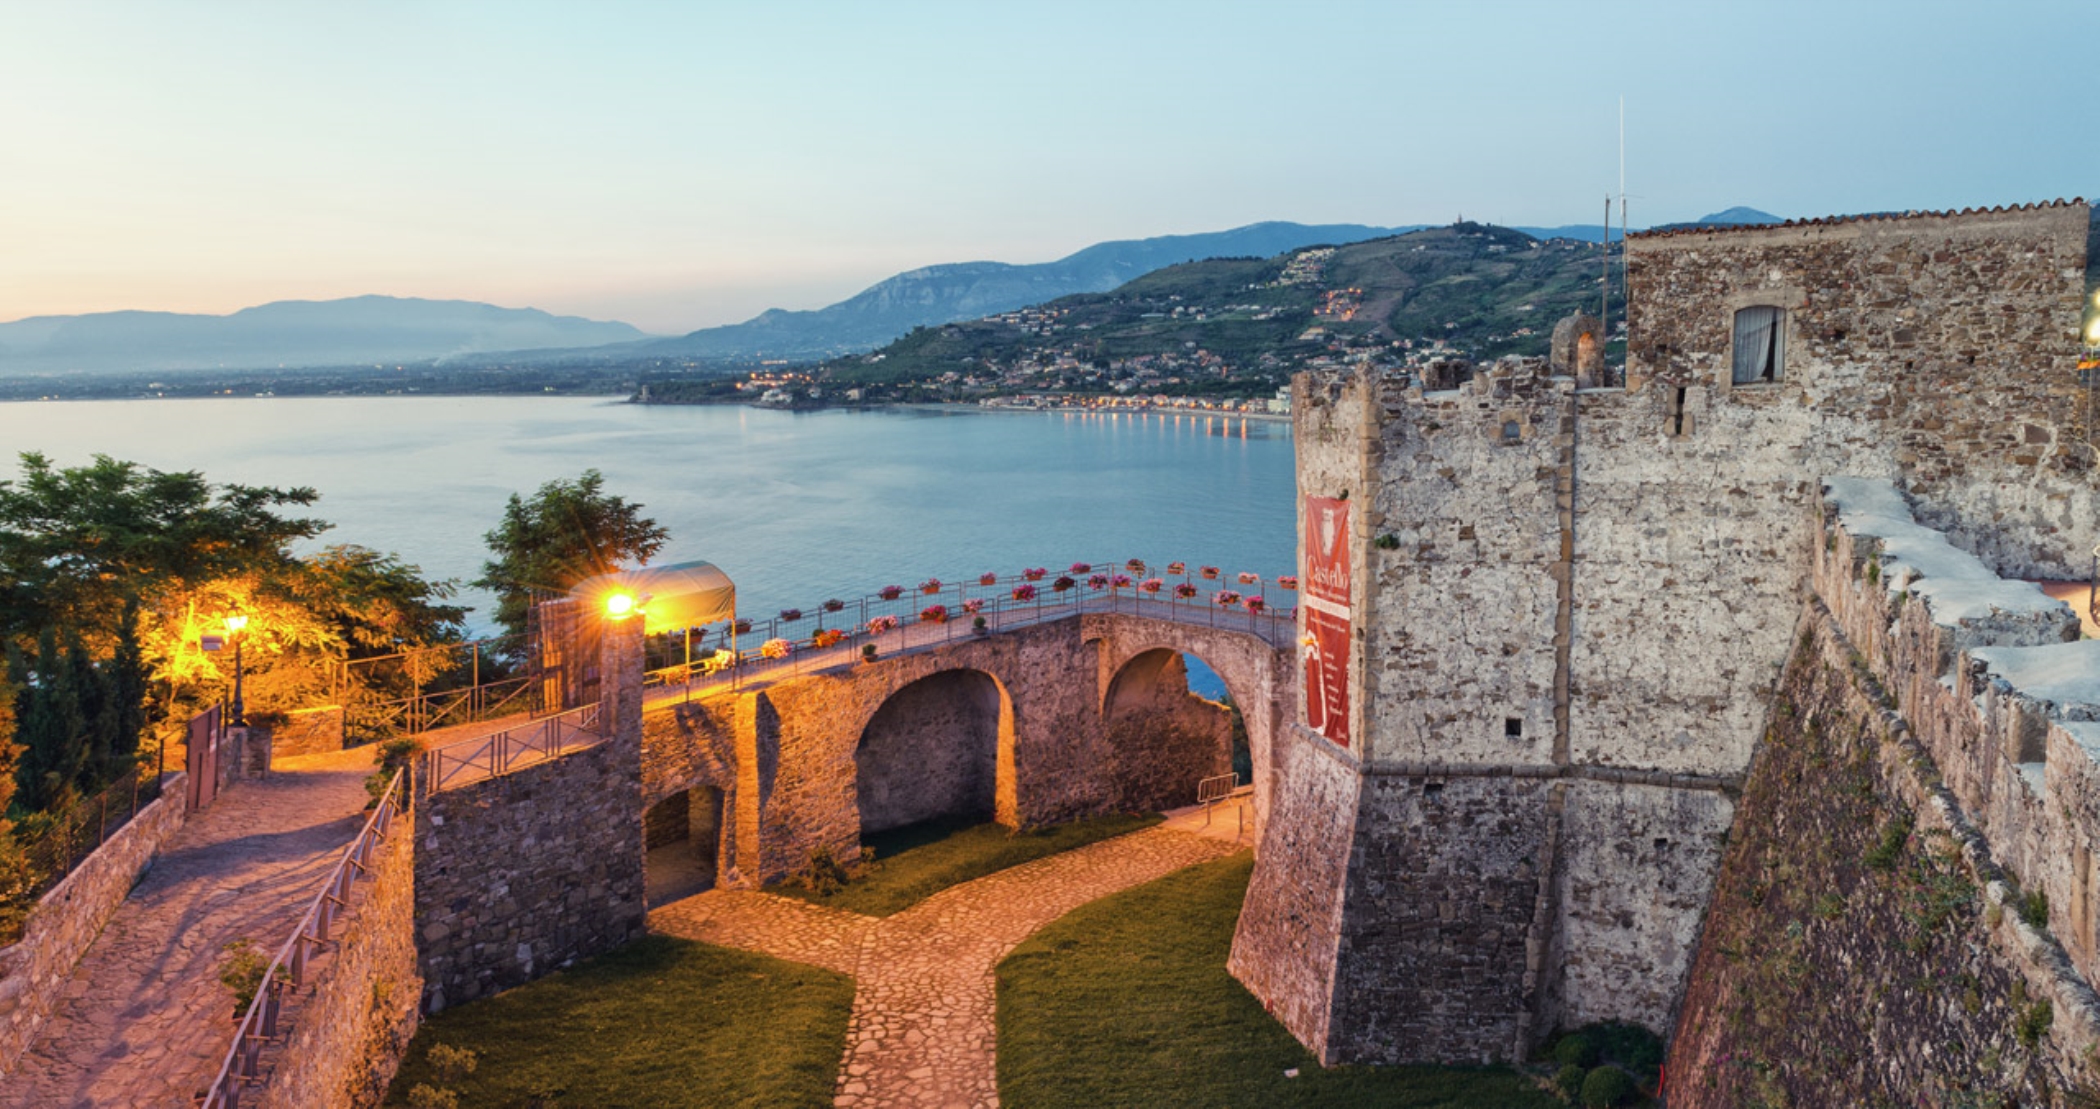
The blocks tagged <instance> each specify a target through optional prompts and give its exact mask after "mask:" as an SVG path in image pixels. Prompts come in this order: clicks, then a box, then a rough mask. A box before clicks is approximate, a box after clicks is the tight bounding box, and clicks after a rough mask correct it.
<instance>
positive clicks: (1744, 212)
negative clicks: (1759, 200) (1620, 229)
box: [1649, 205, 1786, 231]
mask: <svg viewBox="0 0 2100 1109" xmlns="http://www.w3.org/2000/svg"><path fill="white" fill-rule="evenodd" d="M1785 222H1786V220H1785V219H1784V218H1782V217H1779V216H1775V215H1773V214H1772V213H1770V212H1760V211H1758V210H1757V209H1755V208H1744V207H1742V206H1740V205H1738V206H1736V207H1734V208H1729V209H1727V210H1725V211H1720V212H1715V213H1713V214H1711V215H1705V216H1700V217H1699V218H1698V219H1695V220H1688V221H1686V222H1683V223H1663V224H1657V225H1656V226H1654V227H1651V228H1649V230H1651V231H1677V230H1680V229H1682V228H1686V227H1755V226H1758V225H1760V224H1767V223H1785Z"/></svg>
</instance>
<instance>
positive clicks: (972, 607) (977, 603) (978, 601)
mask: <svg viewBox="0 0 2100 1109" xmlns="http://www.w3.org/2000/svg"><path fill="white" fill-rule="evenodd" d="M963 611H964V612H967V613H969V614H970V615H972V616H975V615H977V614H978V613H980V612H983V611H984V598H983V597H972V598H970V599H969V600H967V601H964V602H963Z"/></svg>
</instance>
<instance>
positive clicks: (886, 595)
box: [876, 585, 904, 601]
mask: <svg viewBox="0 0 2100 1109" xmlns="http://www.w3.org/2000/svg"><path fill="white" fill-rule="evenodd" d="M876 596H879V597H881V598H882V599H883V600H885V601H894V600H896V599H897V598H899V597H902V596H904V587H903V586H901V585H885V586H883V587H882V588H881V589H880V590H879V591H877V593H876Z"/></svg>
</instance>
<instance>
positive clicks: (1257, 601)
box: [1247, 597, 1269, 612]
mask: <svg viewBox="0 0 2100 1109" xmlns="http://www.w3.org/2000/svg"><path fill="white" fill-rule="evenodd" d="M1268 607H1269V602H1267V601H1264V600H1262V599H1261V598H1260V597H1249V598H1247V611H1248V612H1260V611H1262V610H1263V609H1265V608H1268Z"/></svg>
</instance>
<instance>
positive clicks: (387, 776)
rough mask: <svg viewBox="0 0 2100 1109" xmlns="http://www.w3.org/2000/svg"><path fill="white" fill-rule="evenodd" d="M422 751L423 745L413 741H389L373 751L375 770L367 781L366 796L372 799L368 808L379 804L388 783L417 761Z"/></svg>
mask: <svg viewBox="0 0 2100 1109" xmlns="http://www.w3.org/2000/svg"><path fill="white" fill-rule="evenodd" d="M422 750H423V745H422V743H420V742H418V741H416V740H413V739H389V740H387V741H386V742H384V743H381V744H379V745H378V746H377V747H375V748H374V749H373V751H372V765H373V767H375V769H374V770H373V771H372V775H371V777H368V778H366V779H365V794H366V796H368V797H370V798H371V800H370V801H368V802H366V804H365V807H366V808H368V809H369V808H373V807H375V806H377V805H378V804H379V796H380V794H383V793H385V792H386V787H387V783H388V782H391V781H393V780H394V774H395V772H396V771H399V770H400V769H401V768H402V767H405V766H407V765H408V764H410V763H412V762H414V761H416V755H417V754H418V753H420V752H421V751H422Z"/></svg>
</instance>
